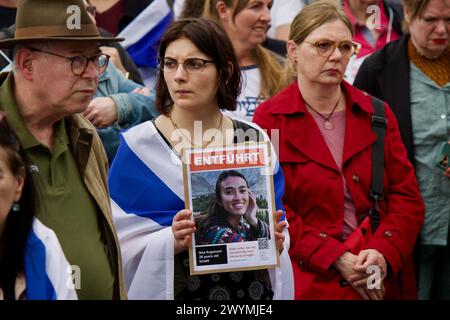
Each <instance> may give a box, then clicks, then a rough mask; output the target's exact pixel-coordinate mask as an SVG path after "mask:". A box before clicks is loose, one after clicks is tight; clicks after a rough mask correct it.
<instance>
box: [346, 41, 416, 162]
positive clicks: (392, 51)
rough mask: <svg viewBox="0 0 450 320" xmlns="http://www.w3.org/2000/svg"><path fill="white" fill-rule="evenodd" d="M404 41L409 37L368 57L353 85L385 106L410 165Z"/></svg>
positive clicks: (408, 109)
mask: <svg viewBox="0 0 450 320" xmlns="http://www.w3.org/2000/svg"><path fill="white" fill-rule="evenodd" d="M408 39H409V36H408V35H405V36H403V37H401V38H400V39H398V40H397V41H394V42H391V43H389V44H387V45H386V46H385V47H384V48H383V49H381V50H380V51H378V52H375V53H374V54H372V55H371V56H370V57H368V58H367V59H366V60H365V61H364V62H363V64H362V65H361V67H360V69H359V71H358V74H357V75H356V79H355V82H354V83H353V85H354V86H355V87H357V88H359V89H361V90H364V91H366V92H368V93H370V94H371V95H374V96H375V97H378V98H380V99H381V100H384V101H386V102H387V103H388V104H389V106H390V107H391V109H392V111H393V112H394V114H395V116H396V117H397V120H398V124H399V127H400V134H401V136H402V140H403V143H404V144H405V147H406V151H407V152H408V158H409V160H410V161H411V163H412V164H414V144H413V142H414V141H413V135H412V123H411V107H410V105H411V97H410V85H409V75H410V61H409V57H408Z"/></svg>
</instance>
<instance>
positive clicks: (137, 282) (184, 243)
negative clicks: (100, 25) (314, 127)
mask: <svg viewBox="0 0 450 320" xmlns="http://www.w3.org/2000/svg"><path fill="white" fill-rule="evenodd" d="M158 57H159V61H160V65H161V71H160V73H159V78H158V85H157V93H156V97H157V100H156V106H157V110H158V111H159V112H160V113H161V115H160V116H158V117H157V118H156V119H154V120H153V121H148V122H145V123H143V124H141V125H138V126H136V127H134V128H132V129H130V130H128V131H127V132H125V133H123V134H122V143H121V145H120V147H119V151H118V152H117V155H116V159H115V161H114V163H113V165H112V167H111V172H110V176H109V188H110V191H111V204H112V207H113V216H114V221H115V224H116V226H117V229H118V234H119V237H120V241H121V247H122V252H123V261H124V270H125V278H126V283H127V289H128V295H129V297H130V298H131V299H169V300H171V299H183V300H186V299H187V300H194V299H201V300H219V299H244V300H258V299H262V300H265V299H292V296H293V288H292V270H291V267H290V265H291V264H290V260H289V256H288V254H287V250H288V249H287V248H285V247H284V246H286V245H287V244H288V242H289V241H288V240H287V239H288V237H289V235H288V231H287V229H286V221H281V222H278V223H277V225H276V232H275V240H276V245H277V248H278V250H279V252H281V251H282V252H281V255H280V267H279V268H274V269H269V270H259V271H258V270H256V271H255V270H251V271H244V272H237V273H229V272H225V273H220V274H217V273H215V274H209V275H203V276H193V275H190V273H189V255H188V247H189V245H190V243H191V242H190V241H191V239H192V236H193V233H194V231H195V227H194V221H193V220H191V215H192V213H191V212H190V211H189V210H185V209H184V208H185V205H184V201H183V194H184V193H183V185H184V184H183V170H182V168H183V161H182V159H181V154H182V152H183V149H184V148H192V147H197V148H206V147H220V146H224V145H232V144H234V143H243V142H245V141H253V142H258V141H261V142H262V141H267V136H265V135H264V134H263V132H262V131H260V130H259V129H257V128H256V127H255V126H254V125H252V124H249V123H246V122H242V121H239V120H233V119H231V118H230V117H228V116H226V115H225V114H224V113H223V112H222V110H224V109H228V110H233V109H234V108H235V106H236V98H237V97H238V94H239V91H240V84H241V81H240V80H241V78H240V72H239V67H238V64H237V60H236V56H235V54H234V51H233V47H232V45H231V43H230V41H229V40H228V38H227V35H226V33H225V32H224V31H223V29H222V28H221V27H220V25H219V24H217V23H216V22H214V21H211V20H210V19H203V18H196V19H185V20H178V21H175V22H174V23H173V24H172V25H171V26H170V27H169V29H168V30H167V31H166V33H165V34H164V36H163V38H162V40H161V44H160V47H159V52H158ZM225 83H226V85H225ZM196 122H197V124H196ZM198 122H200V123H201V129H200V130H198ZM196 126H197V127H196ZM194 131H197V132H195V133H194ZM198 131H200V132H198ZM230 133H231V134H230ZM239 133H241V134H239ZM242 133H245V134H242ZM272 154H274V153H272ZM275 163H276V161H275V160H274V165H275ZM273 174H274V178H273V179H274V189H275V193H276V208H277V210H279V211H277V213H275V212H271V216H272V217H273V215H275V214H276V215H277V217H278V219H279V218H280V217H281V214H282V212H281V210H282V208H283V206H282V203H281V197H282V193H283V187H284V181H283V173H282V171H281V170H279V166H277V167H276V168H275V167H274V168H273ZM285 238H286V240H284V239H285Z"/></svg>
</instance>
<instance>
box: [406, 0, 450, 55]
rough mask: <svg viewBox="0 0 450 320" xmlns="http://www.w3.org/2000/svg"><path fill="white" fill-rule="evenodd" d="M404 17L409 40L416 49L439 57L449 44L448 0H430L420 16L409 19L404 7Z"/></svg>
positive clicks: (449, 9) (449, 12) (449, 5)
mask: <svg viewBox="0 0 450 320" xmlns="http://www.w3.org/2000/svg"><path fill="white" fill-rule="evenodd" d="M405 19H406V21H407V22H408V23H409V32H410V34H411V40H412V42H413V44H414V47H415V48H416V49H417V51H418V52H419V53H420V54H422V55H424V56H426V57H428V58H437V57H439V56H440V55H441V54H442V53H443V52H444V51H445V50H446V49H447V47H448V46H449V37H450V0H430V2H429V3H428V5H427V6H426V8H425V10H424V11H423V14H422V17H416V18H414V19H413V20H411V19H410V12H409V10H408V8H407V7H405Z"/></svg>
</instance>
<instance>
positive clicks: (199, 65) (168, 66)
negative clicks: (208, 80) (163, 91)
mask: <svg viewBox="0 0 450 320" xmlns="http://www.w3.org/2000/svg"><path fill="white" fill-rule="evenodd" d="M208 63H214V61H211V60H204V59H200V58H191V59H186V60H184V61H183V62H182V63H179V62H178V61H176V60H175V59H171V58H164V59H163V60H162V61H161V62H160V64H161V69H162V71H164V72H169V73H170V72H175V71H177V70H178V65H179V64H182V65H183V68H184V70H186V71H187V72H188V73H200V72H202V71H203V69H205V67H206V64H208Z"/></svg>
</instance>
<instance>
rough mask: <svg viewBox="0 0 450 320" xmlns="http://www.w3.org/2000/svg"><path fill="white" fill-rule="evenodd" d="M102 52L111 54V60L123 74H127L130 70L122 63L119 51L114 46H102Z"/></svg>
mask: <svg viewBox="0 0 450 320" xmlns="http://www.w3.org/2000/svg"><path fill="white" fill-rule="evenodd" d="M100 50H101V51H102V53H104V54H107V55H108V56H110V60H111V61H112V62H113V63H114V66H115V67H116V68H117V69H119V70H120V72H122V74H123V75H126V74H127V73H128V71H127V70H126V69H125V67H124V66H123V64H122V60H121V59H120V55H119V51H118V50H117V49H116V48H114V47H105V46H102V47H100Z"/></svg>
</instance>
